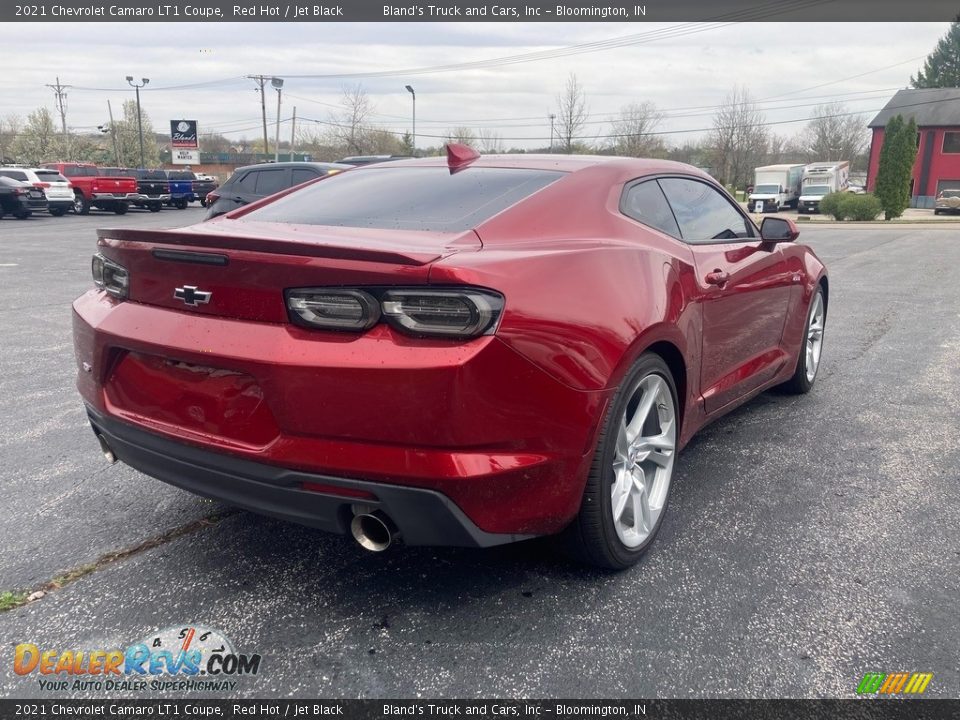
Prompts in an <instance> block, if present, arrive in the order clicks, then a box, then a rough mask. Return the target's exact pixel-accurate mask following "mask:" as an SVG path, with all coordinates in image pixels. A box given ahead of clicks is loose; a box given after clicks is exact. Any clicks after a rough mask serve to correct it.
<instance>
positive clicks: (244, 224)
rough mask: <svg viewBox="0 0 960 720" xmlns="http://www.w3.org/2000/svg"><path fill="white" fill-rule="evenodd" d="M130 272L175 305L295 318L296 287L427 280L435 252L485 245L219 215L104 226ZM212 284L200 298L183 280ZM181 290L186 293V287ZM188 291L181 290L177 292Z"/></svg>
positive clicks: (202, 287)
mask: <svg viewBox="0 0 960 720" xmlns="http://www.w3.org/2000/svg"><path fill="white" fill-rule="evenodd" d="M98 237H99V242H98V244H99V246H100V248H101V252H102V253H103V254H104V255H106V256H107V257H109V258H110V259H112V260H114V261H116V262H118V263H120V264H121V265H123V266H124V267H125V268H126V269H127V271H128V272H129V274H130V286H129V298H130V300H132V301H134V302H140V303H145V304H149V305H157V306H161V307H168V308H171V309H176V310H181V311H186V312H191V313H198V314H202V315H216V316H221V317H230V318H238V319H245V320H254V321H259V322H275V323H286V322H288V316H287V310H286V304H285V299H284V294H283V291H284V290H285V289H288V288H297V287H329V286H374V285H422V284H426V283H427V281H428V277H429V272H430V266H431V265H432V263H433V262H435V261H436V260H439V259H440V258H442V257H445V256H447V255H450V254H452V253H454V252H460V251H470V250H478V249H480V247H481V244H480V240H479V238H478V237H477V235H476V234H475V233H474V232H472V231H470V232H467V233H428V232H415V231H396V230H389V231H388V230H371V229H366V228H363V229H361V228H342V227H322V226H315V225H309V226H308V225H284V224H279V223H263V222H248V221H241V220H230V219H223V220H215V221H212V222H210V223H207V224H203V225H197V226H193V227H190V228H185V229H180V230H122V229H117V230H99V231H98ZM188 286H189V287H193V288H195V289H196V290H197V291H198V292H202V293H210V296H209V302H206V303H203V302H200V303H199V304H196V305H193V304H191V303H190V302H189V300H190V299H191V298H190V297H189V292H190V291H187V292H188V297H187V299H186V300H185V299H184V298H183V297H182V296H183V291H182V288H186V287H188ZM178 288H181V292H179V293H177V289H178ZM176 295H180V296H181V297H177V296H176Z"/></svg>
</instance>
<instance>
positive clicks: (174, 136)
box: [170, 120, 200, 150]
mask: <svg viewBox="0 0 960 720" xmlns="http://www.w3.org/2000/svg"><path fill="white" fill-rule="evenodd" d="M170 141H171V142H170V146H171V147H174V148H192V149H194V150H197V149H198V148H199V147H200V143H198V142H197V121H196V120H171V121H170Z"/></svg>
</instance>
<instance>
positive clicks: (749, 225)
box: [73, 145, 828, 568]
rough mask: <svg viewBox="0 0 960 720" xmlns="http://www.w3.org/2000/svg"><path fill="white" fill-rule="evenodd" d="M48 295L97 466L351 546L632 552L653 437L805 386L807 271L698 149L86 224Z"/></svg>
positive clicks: (817, 300)
mask: <svg viewBox="0 0 960 720" xmlns="http://www.w3.org/2000/svg"><path fill="white" fill-rule="evenodd" d="M98 234H99V242H98V252H97V254H96V255H95V256H94V258H93V276H94V281H95V284H96V289H93V290H91V291H90V292H88V293H86V294H85V295H83V296H82V297H80V298H79V299H78V300H76V302H75V303H74V306H73V309H74V315H73V319H74V337H75V343H76V357H77V364H78V366H79V379H78V386H79V390H80V393H81V394H82V396H83V399H84V401H85V403H86V407H87V412H88V413H89V417H90V422H91V423H92V425H93V429H94V431H95V433H96V435H97V437H98V438H99V440H100V443H101V447H102V448H103V450H104V453H105V454H106V456H107V458H108V459H110V460H116V459H120V460H122V461H124V462H125V463H127V464H129V465H131V466H133V467H135V468H137V469H139V470H142V471H143V472H145V473H147V474H148V475H152V476H154V477H156V478H159V479H161V480H164V481H166V482H168V483H171V484H173V485H177V486H179V487H181V488H185V489H187V490H191V491H193V492H196V493H198V494H200V495H205V496H208V497H212V498H216V499H219V500H222V501H225V502H227V503H231V504H233V505H237V506H240V507H243V508H247V509H249V510H253V511H255V512H259V513H264V514H267V515H273V516H276V517H281V518H286V519H289V520H293V521H296V522H300V523H304V524H306V525H311V526H314V527H318V528H323V529H325V530H330V531H333V532H342V533H346V532H352V534H353V536H354V537H355V538H356V539H357V540H358V541H359V542H360V543H361V544H362V545H363V546H364V547H367V548H368V549H374V550H378V549H383V548H385V547H386V546H387V545H389V544H390V542H391V538H392V537H393V536H399V537H401V538H402V539H403V540H404V541H405V542H406V543H408V544H412V545H462V546H474V547H477V546H481V547H482V546H490V545H496V544H500V543H507V542H511V541H516V540H522V539H525V538H530V537H534V536H542V535H550V534H555V533H561V532H562V533H564V534H565V535H566V536H567V539H568V540H569V541H570V542H569V544H570V546H572V547H573V548H575V549H576V551H577V552H578V553H579V555H580V556H581V557H582V558H583V559H585V560H587V561H589V562H592V563H594V564H597V565H601V566H605V567H611V568H623V567H627V566H629V565H630V564H632V563H634V562H635V561H636V560H637V559H638V557H639V556H640V555H641V554H642V552H643V551H644V549H646V547H647V546H648V545H649V544H650V542H651V541H652V540H653V538H654V536H655V535H656V533H657V531H658V529H659V527H660V524H661V523H662V522H663V517H664V511H665V509H666V507H667V500H668V497H669V492H670V480H671V476H672V475H673V473H674V469H675V467H676V455H677V452H678V450H680V449H681V448H682V447H683V446H684V445H685V444H686V443H687V442H688V441H689V440H690V438H691V436H692V435H693V434H694V433H695V432H696V431H697V429H699V428H701V427H703V425H704V424H705V423H707V422H708V421H710V420H713V419H715V418H716V417H718V416H719V415H722V414H724V413H726V412H728V411H730V410H731V409H732V408H734V407H736V406H737V405H739V404H741V403H743V402H744V401H745V400H747V399H748V398H750V397H752V396H754V395H756V394H757V393H759V392H761V391H763V390H765V389H767V388H770V387H772V386H775V385H784V386H785V387H786V388H788V389H790V390H792V391H795V392H801V393H802V392H807V391H809V390H810V388H811V386H812V385H813V383H814V379H815V378H816V374H817V366H818V364H819V362H820V350H821V347H822V344H823V332H824V322H825V319H826V311H827V299H828V283H827V276H826V273H825V269H824V266H823V264H822V263H821V262H820V261H819V260H818V259H817V257H816V256H815V255H814V253H813V252H812V251H811V250H810V249H809V248H807V247H805V246H803V245H799V244H796V243H794V242H793V241H794V240H795V239H796V238H797V235H798V233H797V230H796V228H795V227H794V226H793V224H792V223H791V222H789V221H787V220H783V219H778V218H766V219H765V220H764V221H763V225H762V226H761V227H760V228H757V227H756V226H755V225H754V223H753V222H752V220H751V219H750V217H748V216H747V215H746V214H745V213H744V212H743V211H742V210H741V208H740V207H739V206H738V205H737V203H736V202H734V201H733V200H732V199H731V198H730V196H729V195H728V194H727V193H726V192H725V191H724V190H723V189H722V188H721V187H720V186H719V185H717V183H716V182H715V181H714V180H712V179H711V178H710V177H709V176H707V175H706V174H704V173H702V172H700V171H699V170H697V169H695V168H692V167H689V166H687V165H681V164H678V163H672V162H667V161H662V160H636V159H627V158H611V157H584V156H563V157H558V156H548V155H545V156H536V155H517V156H511V155H501V156H484V157H480V156H479V155H477V154H476V153H475V152H473V151H472V150H471V149H470V148H467V147H465V146H460V145H452V146H450V147H449V148H448V152H447V157H446V158H426V159H414V160H407V161H398V162H391V163H389V164H384V165H380V166H377V165H373V166H368V167H364V168H358V169H354V170H348V171H346V172H343V173H340V174H337V175H332V176H330V177H328V178H324V179H321V180H318V181H315V182H312V183H310V184H306V185H301V186H298V187H296V188H293V189H292V190H288V191H285V192H283V193H280V194H277V195H274V196H271V197H269V198H266V199H265V200H262V201H259V202H257V203H254V204H252V205H248V206H246V207H244V208H242V209H239V210H236V211H234V212H232V213H230V214H228V215H225V216H223V217H221V218H218V219H216V220H212V221H210V222H207V223H203V224H200V225H196V226H193V227H188V228H183V229H178V230H101V231H99V233H98Z"/></svg>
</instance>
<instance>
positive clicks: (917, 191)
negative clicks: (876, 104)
mask: <svg viewBox="0 0 960 720" xmlns="http://www.w3.org/2000/svg"><path fill="white" fill-rule="evenodd" d="M895 115H902V116H903V119H904V121H906V122H909V121H910V118H911V117H912V118H913V119H914V120H915V121H916V123H917V129H918V130H919V137H918V138H917V143H918V146H917V160H916V162H915V163H914V164H913V177H912V179H911V181H910V206H911V207H919V208H932V207H933V204H934V201H935V200H936V197H937V193H938V192H940V191H941V190H943V189H944V188H948V187H949V188H960V88H931V89H924V90H900V91H899V92H897V94H896V95H894V96H893V97H892V98H891V99H890V102H888V103H887V105H886V107H884V108H883V110H881V111H880V112H879V113H878V114H877V116H876V117H875V118H874V119H873V120H872V121H871V122H870V125H869V127H870V129H871V130H872V131H873V139H872V141H871V143H870V164H869V166H868V169H867V189H868V190H870V191H871V192H872V191H873V190H874V187H875V185H876V182H877V168H878V167H879V165H880V148H881V147H883V133H884V129H885V128H886V125H887V121H888V120H890V118H892V117H894V116H895Z"/></svg>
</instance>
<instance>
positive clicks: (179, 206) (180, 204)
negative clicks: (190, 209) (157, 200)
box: [177, 198, 187, 210]
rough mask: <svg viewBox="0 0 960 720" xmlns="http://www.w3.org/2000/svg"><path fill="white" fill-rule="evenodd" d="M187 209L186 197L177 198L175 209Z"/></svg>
mask: <svg viewBox="0 0 960 720" xmlns="http://www.w3.org/2000/svg"><path fill="white" fill-rule="evenodd" d="M186 209H187V199H186V198H180V199H179V200H177V210H186Z"/></svg>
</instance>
